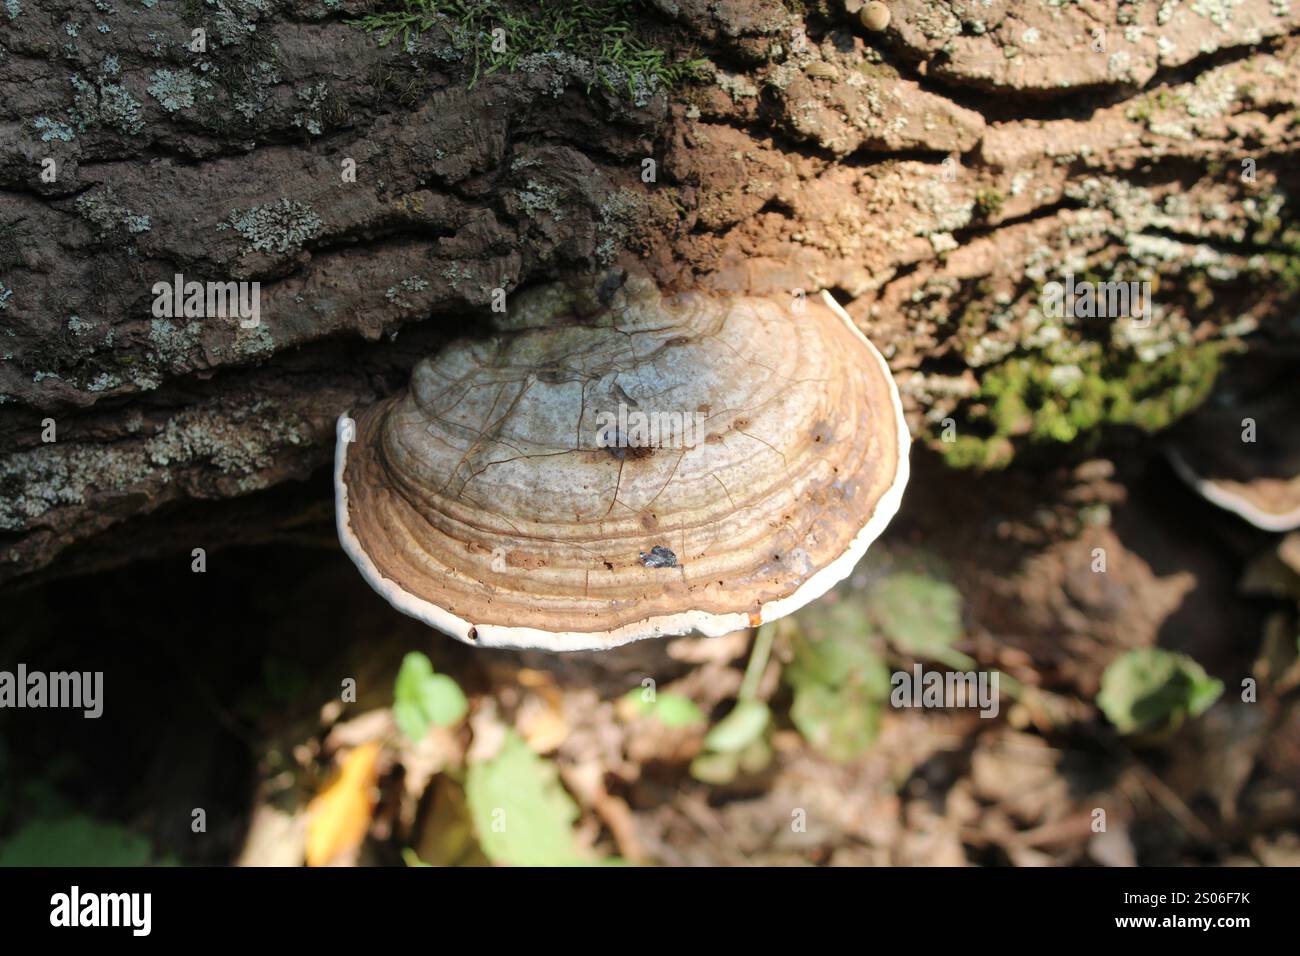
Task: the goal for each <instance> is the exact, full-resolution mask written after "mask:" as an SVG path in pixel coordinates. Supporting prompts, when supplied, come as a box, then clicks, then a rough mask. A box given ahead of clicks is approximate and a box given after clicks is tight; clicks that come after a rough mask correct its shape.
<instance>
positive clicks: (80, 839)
mask: <svg viewBox="0 0 1300 956" xmlns="http://www.w3.org/2000/svg"><path fill="white" fill-rule="evenodd" d="M151 856H152V849H151V847H150V845H149V841H148V840H147V839H145V838H144V837H142V836H140V835H138V834H136V833H132V832H131V831H130V830H127V829H126V828H125V827H121V826H118V825H117V824H113V823H100V822H99V821H97V820H93V819H91V818H90V817H86V816H79V815H78V816H68V817H58V818H54V819H48V820H33V821H32V822H30V823H28V824H27V825H26V826H24V827H22V828H20V829H19V830H18V832H17V833H15V834H14V835H13V836H11V837H10V838H9V839H8V840H6V841H5V842H4V843H3V844H0V867H6V866H146V865H148V864H149V863H150V862H151V859H150V858H151Z"/></svg>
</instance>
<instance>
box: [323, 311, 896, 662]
mask: <svg viewBox="0 0 1300 956" xmlns="http://www.w3.org/2000/svg"><path fill="white" fill-rule="evenodd" d="M822 300H823V301H824V302H825V303H826V305H827V306H828V307H829V308H830V310H831V311H832V312H834V313H835V314H836V315H837V316H839V317H840V318H841V319H843V321H844V324H845V325H847V326H848V327H849V329H850V330H851V331H852V332H853V334H854V335H856V336H857V337H858V339H859V340H861V341H862V343H863V344H865V345H866V346H867V348H868V350H870V352H871V354H872V355H873V356H874V357H875V360H876V361H877V362H878V363H879V364H880V370H881V372H882V373H883V374H884V376H885V381H886V382H887V383H888V385H889V395H890V398H891V399H892V401H893V405H894V418H895V421H896V427H897V429H898V471H897V473H896V474H895V475H894V481H893V483H892V484H891V485H890V486H889V488H887V489H886V490H885V493H884V494H883V495H882V496H881V498H880V500H879V501H878V502H877V503H876V508H875V510H874V511H873V512H872V514H871V517H870V519H868V521H867V523H866V525H864V526H863V528H862V529H861V530H860V531H859V532H858V533H857V534H856V535H855V536H854V538H853V541H852V542H850V544H849V547H848V550H846V551H845V552H844V554H842V555H840V556H839V557H838V558H836V559H835V560H834V561H832V562H831V563H830V564H828V565H826V567H824V568H822V569H821V570H820V571H818V572H817V573H815V574H814V575H813V576H812V577H810V578H809V579H808V580H807V581H805V582H804V583H803V584H801V585H799V587H798V588H796V589H795V591H794V593H792V594H791V595H789V596H788V597H784V598H778V599H777V600H775V601H769V602H768V603H767V604H764V605H762V606H761V607H760V608H759V611H758V623H766V622H768V621H775V620H777V619H778V618H782V617H785V616H786V615H787V614H793V613H794V612H795V611H797V610H799V609H800V608H801V607H803V606H804V605H806V604H810V603H811V602H813V601H815V600H817V599H818V598H819V597H821V596H822V595H823V594H825V593H826V592H827V591H829V590H830V589H831V588H833V587H835V585H837V584H839V583H840V582H841V581H843V580H844V579H845V578H847V577H848V576H849V575H850V574H851V573H852V572H853V568H854V567H855V566H856V565H857V563H858V562H859V561H860V560H862V556H863V555H865V554H866V553H867V549H868V548H869V547H870V546H871V543H872V542H873V541H875V540H876V538H878V537H879V536H880V533H881V532H882V531H884V530H885V526H886V525H888V524H889V522H890V521H891V520H892V519H893V517H894V515H895V514H896V513H897V512H898V508H899V506H900V505H901V504H902V501H903V489H904V488H905V487H906V486H907V479H908V477H909V475H910V473H911V468H910V465H909V463H908V452H909V451H910V449H911V444H912V436H911V434H910V433H909V432H908V428H907V420H906V418H904V416H903V402H902V400H901V399H900V398H899V395H898V386H897V385H896V384H895V383H894V376H893V374H892V373H891V372H890V370H889V364H888V363H887V362H886V361H885V358H884V356H883V355H881V354H880V352H879V351H878V350H877V349H876V347H875V346H874V345H872V344H871V342H870V340H868V339H867V337H866V336H865V335H863V334H862V330H861V329H859V328H858V327H857V326H856V325H855V324H854V323H853V320H852V319H851V318H849V315H848V313H847V312H845V311H844V309H843V308H841V307H840V304H839V303H838V302H836V301H835V299H834V298H833V297H832V296H831V294H830V293H829V292H822ZM350 420H351V419H350V416H349V414H348V412H344V413H343V414H342V415H340V416H339V419H338V422H337V424H336V426H335V434H336V438H337V441H336V445H335V452H334V514H335V523H336V525H337V527H338V533H339V542H340V543H341V544H342V545H343V550H344V551H345V552H347V555H348V557H350V558H351V559H352V561H353V563H354V564H356V566H357V568H358V569H359V570H360V571H361V576H362V577H364V578H365V579H366V582H367V583H368V584H369V585H370V586H371V587H372V588H374V589H375V590H376V591H378V592H379V594H380V595H382V596H383V598H384V599H385V600H386V601H388V603H389V604H391V605H392V606H393V607H394V608H396V609H397V610H399V611H401V612H402V613H403V614H407V615H409V616H411V617H413V618H415V619H416V620H419V621H423V622H424V623H425V624H428V625H429V626H431V627H435V628H437V629H438V630H440V631H442V632H443V633H444V634H449V635H451V636H452V637H454V638H456V639H457V640H461V641H464V642H465V643H467V644H473V645H475V646H477V647H514V648H541V649H543V650H548V651H595V650H605V649H606V648H610V647H618V646H619V645H621V644H630V643H631V642H633V641H639V640H642V639H645V638H650V637H671V636H674V635H678V634H689V633H691V632H692V631H695V632H699V633H700V634H703V635H705V636H706V637H718V636H720V635H722V634H727V633H730V632H731V631H737V630H740V629H741V628H747V627H751V626H753V625H754V622H753V621H751V620H750V616H749V614H748V613H744V612H740V613H735V614H712V613H710V612H708V611H686V612H684V613H682V614H668V615H662V616H659V617H650V618H646V619H645V620H642V621H634V622H632V623H631V624H625V625H623V626H622V627H618V628H615V629H614V630H612V631H561V632H551V631H543V630H539V629H537V628H532V627H507V626H504V625H499V624H479V625H474V624H471V623H470V622H469V621H467V620H465V619H464V618H460V617H457V616H456V615H455V614H452V613H451V612H450V611H446V610H444V609H443V608H440V607H438V606H437V605H436V604H433V603H431V602H429V601H426V600H424V599H423V598H420V597H416V596H415V595H414V594H411V593H410V592H409V591H406V590H403V589H402V587H401V586H400V585H398V584H397V582H396V581H393V580H391V579H389V578H386V577H384V576H383V574H381V573H380V571H379V569H378V568H377V567H375V563H374V562H373V561H371V560H370V556H369V555H368V554H366V552H365V549H364V548H362V547H361V542H360V541H359V540H357V536H356V535H355V534H354V533H353V531H352V520H351V516H350V514H349V512H348V489H347V485H346V484H344V481H343V474H344V471H345V470H346V468H347V455H348V452H347V446H348V445H349V444H350V442H349V441H346V440H345V439H344V434H345V427H344V424H345V422H349V421H350ZM352 431H353V433H354V434H355V429H353V430H352ZM471 633H473V634H474V635H475V636H474V637H471V636H470V635H471Z"/></svg>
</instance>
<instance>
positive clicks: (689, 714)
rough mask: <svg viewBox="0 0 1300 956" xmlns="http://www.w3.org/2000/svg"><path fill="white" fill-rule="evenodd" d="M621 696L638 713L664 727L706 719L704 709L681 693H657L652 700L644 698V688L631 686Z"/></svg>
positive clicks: (694, 722)
mask: <svg viewBox="0 0 1300 956" xmlns="http://www.w3.org/2000/svg"><path fill="white" fill-rule="evenodd" d="M623 698H624V700H627V701H630V702H631V703H632V704H634V705H635V706H636V712H637V713H638V714H639V715H641V716H642V717H653V718H654V719H655V720H657V721H659V723H661V724H663V725H664V726H665V727H689V726H690V725H692V724H702V723H704V722H705V720H707V718H706V717H705V716H704V711H702V710H700V708H699V707H697V706H695V702H694V701H693V700H691V699H690V698H689V697H686V696H683V695H682V694H657V695H656V696H655V699H654V700H646V699H645V691H644V690H642V689H640V688H633V689H632V690H630V691H628V692H627V693H626V694H624V695H623Z"/></svg>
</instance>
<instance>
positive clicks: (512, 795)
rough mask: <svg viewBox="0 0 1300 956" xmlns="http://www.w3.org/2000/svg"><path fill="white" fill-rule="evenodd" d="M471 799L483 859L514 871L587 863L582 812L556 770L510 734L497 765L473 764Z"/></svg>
mask: <svg viewBox="0 0 1300 956" xmlns="http://www.w3.org/2000/svg"><path fill="white" fill-rule="evenodd" d="M465 797H466V800H467V802H468V804H469V811H470V817H471V818H472V819H473V821H474V829H475V832H476V833H477V835H478V840H479V845H480V846H481V847H482V848H483V853H484V854H485V855H486V856H487V857H488V859H490V860H491V861H492V862H494V863H505V864H509V865H511V866H567V865H574V864H580V863H586V862H588V861H587V860H585V859H583V858H582V856H581V855H580V854H579V852H578V846H577V841H576V840H575V838H574V834H573V823H574V821H575V820H577V818H578V807H577V805H576V804H574V802H573V799H572V798H571V797H570V796H569V794H568V793H567V792H566V791H565V790H564V788H563V787H561V786H560V783H559V780H558V779H557V776H556V771H555V767H554V766H553V765H552V764H550V763H547V762H546V761H544V760H542V759H541V758H540V757H538V756H537V755H536V754H535V753H533V751H532V750H531V749H530V748H529V746H528V744H526V743H525V742H524V741H523V739H522V738H521V737H519V735H518V734H516V733H515V732H514V731H509V732H508V733H507V734H506V740H505V743H504V744H503V745H502V747H501V751H500V752H499V753H498V754H497V755H496V756H495V757H493V758H492V759H491V760H488V761H486V762H482V763H471V764H470V765H469V770H468V773H467V775H466V779H465Z"/></svg>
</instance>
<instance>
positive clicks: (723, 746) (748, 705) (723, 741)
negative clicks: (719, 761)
mask: <svg viewBox="0 0 1300 956" xmlns="http://www.w3.org/2000/svg"><path fill="white" fill-rule="evenodd" d="M771 718H772V712H771V711H770V710H768V709H767V704H765V703H763V702H762V701H761V700H742V701H740V702H739V703H738V704H736V707H735V709H734V710H733V711H732V712H731V713H729V714H727V716H726V717H723V718H722V719H721V720H720V721H718V722H717V723H716V724H714V725H713V729H712V730H710V731H709V732H708V734H707V735H706V736H705V738H704V746H705V747H707V748H708V749H709V750H712V751H714V752H715V753H724V754H725V753H739V752H740V751H742V750H744V749H745V748H746V747H748V746H749V745H750V744H752V743H753V742H754V741H755V740H757V739H758V738H759V736H761V735H762V733H763V731H764V730H766V729H767V724H768V721H769V720H771Z"/></svg>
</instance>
